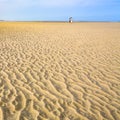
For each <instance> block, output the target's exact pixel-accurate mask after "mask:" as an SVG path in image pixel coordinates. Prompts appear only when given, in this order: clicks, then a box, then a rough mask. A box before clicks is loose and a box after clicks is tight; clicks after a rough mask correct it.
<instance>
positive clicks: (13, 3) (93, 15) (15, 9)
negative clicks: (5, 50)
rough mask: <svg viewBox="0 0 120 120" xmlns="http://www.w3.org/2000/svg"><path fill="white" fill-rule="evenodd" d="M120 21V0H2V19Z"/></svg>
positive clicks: (0, 14) (0, 10) (0, 11)
mask: <svg viewBox="0 0 120 120" xmlns="http://www.w3.org/2000/svg"><path fill="white" fill-rule="evenodd" d="M71 16H72V17H73V21H120V0H0V20H16V21H67V20H68V18H69V17H71Z"/></svg>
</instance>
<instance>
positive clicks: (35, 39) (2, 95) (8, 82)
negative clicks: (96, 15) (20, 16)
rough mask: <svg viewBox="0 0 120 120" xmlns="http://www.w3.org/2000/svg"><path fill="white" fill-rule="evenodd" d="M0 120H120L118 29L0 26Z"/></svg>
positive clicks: (91, 25) (34, 24) (67, 25)
mask: <svg viewBox="0 0 120 120" xmlns="http://www.w3.org/2000/svg"><path fill="white" fill-rule="evenodd" d="M0 120H120V23H72V24H70V23H49V22H48V23H47V22H46V23H44V22H43V23H42V22H0Z"/></svg>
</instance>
